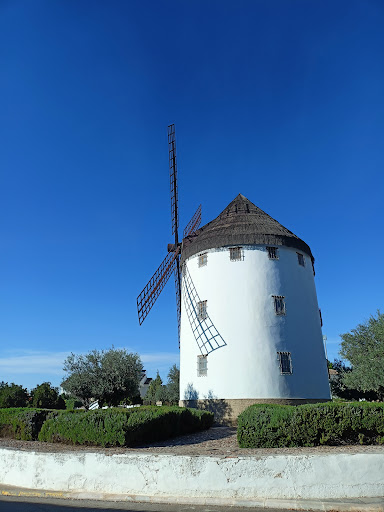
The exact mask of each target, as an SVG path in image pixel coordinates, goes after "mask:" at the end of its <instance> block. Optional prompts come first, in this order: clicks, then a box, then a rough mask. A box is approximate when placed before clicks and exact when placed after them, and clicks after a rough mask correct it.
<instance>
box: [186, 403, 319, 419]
mask: <svg viewBox="0 0 384 512" xmlns="http://www.w3.org/2000/svg"><path fill="white" fill-rule="evenodd" d="M323 402H329V398H313V399H310V398H307V399H306V398H237V399H216V398H215V399H213V398H212V399H204V400H180V401H179V406H180V407H192V408H194V409H203V410H206V411H211V412H213V414H214V415H215V424H216V425H230V426H236V423H237V417H238V416H239V414H241V413H242V412H243V411H244V410H245V409H246V408H247V407H249V406H250V405H253V404H277V405H302V404H318V403H323Z"/></svg>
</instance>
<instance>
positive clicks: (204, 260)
mask: <svg viewBox="0 0 384 512" xmlns="http://www.w3.org/2000/svg"><path fill="white" fill-rule="evenodd" d="M207 261H208V253H207V252H204V253H203V254H199V267H205V265H206V264H207Z"/></svg>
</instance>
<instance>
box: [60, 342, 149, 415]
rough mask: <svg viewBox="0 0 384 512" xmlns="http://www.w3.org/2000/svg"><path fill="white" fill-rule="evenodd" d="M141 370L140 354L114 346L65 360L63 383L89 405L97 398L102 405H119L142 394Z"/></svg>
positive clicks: (66, 389) (67, 390)
mask: <svg viewBox="0 0 384 512" xmlns="http://www.w3.org/2000/svg"><path fill="white" fill-rule="evenodd" d="M142 369H143V365H142V362H141V360H140V357H139V355H138V354H133V353H129V352H127V351H126V350H125V349H115V348H114V347H112V348H111V349H109V350H106V351H104V350H101V351H99V350H92V351H91V352H89V353H88V354H81V355H75V354H73V353H72V354H71V355H70V356H68V357H67V359H66V360H65V362H64V371H65V372H66V373H67V377H66V379H65V380H64V381H63V383H62V384H61V385H62V387H63V389H64V390H65V391H66V392H67V393H70V394H71V395H73V396H75V397H77V398H79V399H80V400H81V401H82V402H83V404H84V405H85V407H87V408H88V407H89V405H90V403H91V402H92V400H98V401H99V403H100V405H101V404H104V403H105V404H107V405H109V406H116V405H118V404H119V403H120V402H121V401H122V400H124V399H128V400H132V399H134V397H136V396H138V395H139V382H140V378H141V372H142Z"/></svg>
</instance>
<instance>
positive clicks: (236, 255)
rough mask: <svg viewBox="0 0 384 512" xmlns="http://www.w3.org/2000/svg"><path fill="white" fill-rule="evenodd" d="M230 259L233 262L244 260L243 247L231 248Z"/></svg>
mask: <svg viewBox="0 0 384 512" xmlns="http://www.w3.org/2000/svg"><path fill="white" fill-rule="evenodd" d="M229 259H230V260H231V261H241V260H242V259H243V251H242V249H241V247H230V248H229Z"/></svg>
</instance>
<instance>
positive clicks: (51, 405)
mask: <svg viewBox="0 0 384 512" xmlns="http://www.w3.org/2000/svg"><path fill="white" fill-rule="evenodd" d="M31 397H32V402H31V405H32V407H37V408H42V409H65V401H64V399H63V398H62V397H61V396H59V391H58V389H57V388H54V387H53V386H51V383H50V382H43V383H42V384H39V385H38V386H36V387H35V388H34V389H32V391H31Z"/></svg>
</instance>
